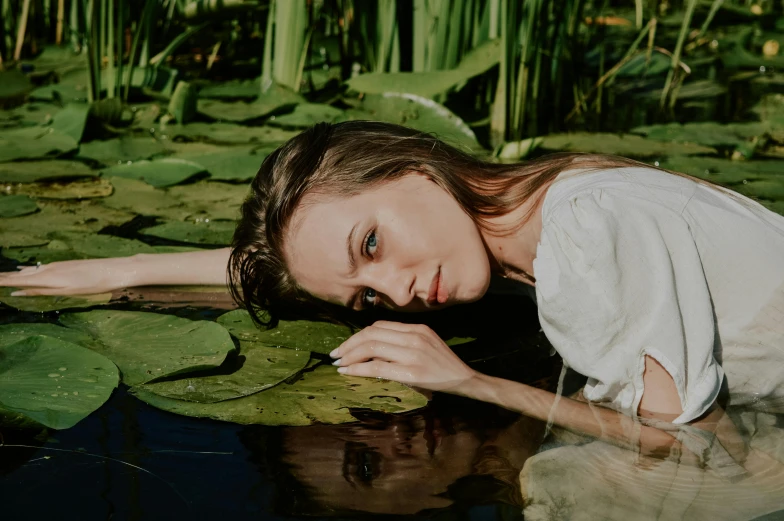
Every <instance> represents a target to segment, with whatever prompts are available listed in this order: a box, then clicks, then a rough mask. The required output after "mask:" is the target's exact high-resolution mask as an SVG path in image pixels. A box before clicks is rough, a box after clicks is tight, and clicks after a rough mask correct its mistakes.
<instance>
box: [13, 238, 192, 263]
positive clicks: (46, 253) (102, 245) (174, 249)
mask: <svg viewBox="0 0 784 521" xmlns="http://www.w3.org/2000/svg"><path fill="white" fill-rule="evenodd" d="M47 238H49V239H50V241H49V243H48V244H46V245H45V246H29V247H23V248H6V249H3V255H4V256H6V257H8V258H10V259H16V260H18V261H20V262H28V261H30V260H35V261H37V262H44V263H49V262H57V261H64V260H74V259H96V258H111V257H127V256H130V255H137V254H139V253H146V254H151V253H181V252H185V251H196V250H198V248H190V247H187V246H150V245H149V244H145V243H143V242H141V241H137V240H134V239H123V238H121V237H114V236H111V235H103V234H96V233H89V234H88V233H78V232H53V233H51V234H48V235H47Z"/></svg>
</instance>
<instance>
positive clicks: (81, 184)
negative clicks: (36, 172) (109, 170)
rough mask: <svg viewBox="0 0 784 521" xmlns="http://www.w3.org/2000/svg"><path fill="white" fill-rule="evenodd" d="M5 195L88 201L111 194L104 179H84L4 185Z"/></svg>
mask: <svg viewBox="0 0 784 521" xmlns="http://www.w3.org/2000/svg"><path fill="white" fill-rule="evenodd" d="M5 190H6V193H13V194H25V195H29V196H31V197H35V198H37V199H90V198H94V197H106V196H108V195H111V194H112V185H111V184H110V183H109V182H108V181H107V180H105V179H97V178H85V179H76V180H73V181H63V182H57V181H55V182H45V183H41V182H39V183H26V184H20V185H16V186H14V185H6V186H5Z"/></svg>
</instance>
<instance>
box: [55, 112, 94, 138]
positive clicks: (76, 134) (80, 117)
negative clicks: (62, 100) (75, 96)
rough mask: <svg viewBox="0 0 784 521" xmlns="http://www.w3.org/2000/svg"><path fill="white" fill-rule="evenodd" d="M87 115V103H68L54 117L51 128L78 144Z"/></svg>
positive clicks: (85, 124)
mask: <svg viewBox="0 0 784 521" xmlns="http://www.w3.org/2000/svg"><path fill="white" fill-rule="evenodd" d="M89 113H90V105H88V104H87V103H69V104H68V105H66V106H65V107H64V108H63V110H61V111H60V112H58V113H57V114H56V115H55V116H54V120H53V121H52V128H53V129H55V130H57V131H59V132H62V133H63V134H66V135H68V136H71V137H72V138H73V140H74V141H76V142H77V143H80V142H81V141H82V136H83V135H84V127H85V126H87V117H88V115H89Z"/></svg>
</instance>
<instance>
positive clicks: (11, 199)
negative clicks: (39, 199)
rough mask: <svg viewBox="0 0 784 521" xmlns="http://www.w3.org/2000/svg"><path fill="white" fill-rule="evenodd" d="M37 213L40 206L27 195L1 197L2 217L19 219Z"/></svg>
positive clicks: (0, 211)
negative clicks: (21, 216)
mask: <svg viewBox="0 0 784 521" xmlns="http://www.w3.org/2000/svg"><path fill="white" fill-rule="evenodd" d="M36 211H38V205H36V204H35V201H33V200H32V199H30V198H29V197H27V196H26V195H2V196H0V217H19V216H20V215H27V214H31V213H33V212H36Z"/></svg>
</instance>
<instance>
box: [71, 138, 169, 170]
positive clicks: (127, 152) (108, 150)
mask: <svg viewBox="0 0 784 521" xmlns="http://www.w3.org/2000/svg"><path fill="white" fill-rule="evenodd" d="M165 152H166V147H165V146H163V145H162V144H161V143H160V142H159V141H158V140H156V139H153V138H151V137H132V136H124V137H121V138H115V139H108V140H105V141H90V142H88V143H82V145H81V146H80V147H79V157H81V158H86V159H92V160H94V161H98V162H99V163H103V164H104V165H116V164H119V163H127V162H128V161H140V160H142V159H150V158H151V157H154V156H158V155H161V154H163V153H165Z"/></svg>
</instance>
